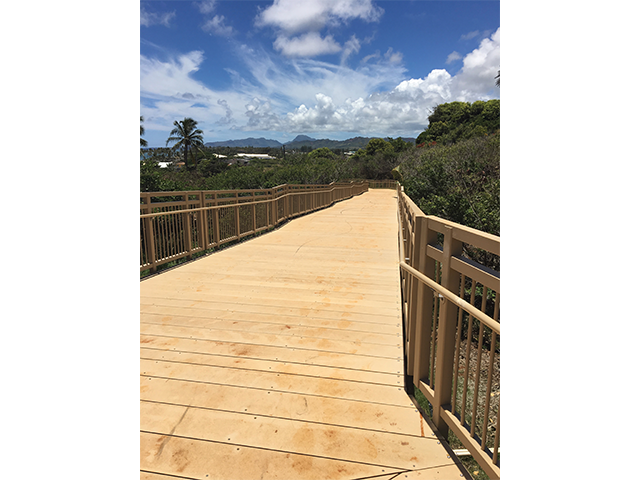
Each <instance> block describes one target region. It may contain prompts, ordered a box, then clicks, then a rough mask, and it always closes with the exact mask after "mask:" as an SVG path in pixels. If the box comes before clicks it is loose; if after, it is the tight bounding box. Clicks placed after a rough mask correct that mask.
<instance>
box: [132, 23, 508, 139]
mask: <svg viewBox="0 0 640 480" xmlns="http://www.w3.org/2000/svg"><path fill="white" fill-rule="evenodd" d="M319 38H321V37H319ZM351 40H352V44H351V47H350V48H351V49H354V50H355V49H356V47H357V43H358V41H357V39H355V37H352V39H351ZM347 43H348V42H347ZM235 48H237V49H238V51H237V54H238V56H239V57H240V58H241V59H242V61H243V62H244V64H245V67H246V68H247V69H248V71H249V72H250V74H249V75H246V74H245V75H240V74H238V73H236V72H234V71H232V70H227V73H229V75H230V76H231V79H232V83H233V85H232V86H231V87H230V88H229V89H228V90H224V91H222V90H220V91H216V90H213V89H211V88H209V87H207V86H206V85H204V84H203V83H202V82H200V81H197V80H195V79H194V74H195V73H196V72H197V71H198V70H199V69H200V66H201V65H202V63H203V62H205V61H206V58H205V56H204V54H203V52H201V51H193V52H189V53H187V54H183V55H180V56H174V57H172V58H171V59H170V60H164V61H161V60H156V59H151V58H147V57H145V56H141V65H140V71H141V97H142V98H143V99H146V101H144V102H143V103H144V104H145V107H144V108H143V109H142V112H141V113H142V114H143V115H144V116H145V120H146V122H145V127H146V128H148V129H150V130H152V129H154V128H160V126H163V128H166V127H167V126H170V125H171V123H172V121H173V120H175V118H178V117H180V118H182V117H183V116H185V115H193V116H194V118H197V120H198V121H199V122H201V124H202V125H203V127H204V128H207V127H213V126H215V125H217V126H219V127H224V128H225V129H226V130H227V131H229V130H240V131H276V132H316V133H320V132H326V133H327V134H330V133H331V132H353V133H354V134H363V135H371V134H375V133H373V132H379V133H378V134H385V135H396V134H397V135H406V134H417V133H419V132H420V131H421V130H422V129H424V128H425V127H426V125H427V117H428V116H429V113H430V110H431V108H433V107H434V106H435V105H437V104H439V103H443V102H450V101H455V100H459V101H473V100H478V99H489V98H493V97H492V96H494V95H495V85H494V82H495V80H494V77H495V75H496V74H497V71H498V69H499V67H500V29H497V30H496V31H495V32H494V33H493V34H492V35H491V36H490V37H489V38H485V39H483V40H482V42H481V43H480V45H479V46H478V48H476V49H475V50H473V51H472V52H471V53H469V54H468V55H466V56H464V58H463V61H462V63H463V67H462V68H461V69H460V71H459V72H458V73H457V74H456V75H455V76H452V75H451V74H450V73H448V72H447V71H446V70H444V69H436V70H433V71H431V72H430V73H429V74H428V75H427V76H425V77H424V78H410V79H406V77H405V73H406V70H405V69H404V67H403V66H402V64H401V59H402V56H401V54H400V52H395V51H393V50H392V49H389V50H387V52H386V53H385V54H384V55H381V54H380V53H379V52H378V53H377V54H376V55H374V56H373V57H370V58H368V59H366V61H363V62H361V63H360V64H359V66H358V67H357V68H349V67H348V66H346V65H344V64H343V65H335V64H331V63H328V62H321V61H318V60H313V59H309V58H297V57H294V58H287V57H281V56H278V55H274V54H272V53H269V52H267V51H264V50H254V49H251V48H250V47H248V46H245V45H239V44H237V45H236V47H235ZM454 53H456V52H454ZM451 55H453V54H451ZM451 55H450V56H449V57H450V58H453V57H452V56H451ZM458 55H459V54H458ZM363 60H364V59H363ZM195 102H198V103H195Z"/></svg>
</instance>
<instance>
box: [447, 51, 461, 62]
mask: <svg viewBox="0 0 640 480" xmlns="http://www.w3.org/2000/svg"><path fill="white" fill-rule="evenodd" d="M461 58H462V55H460V54H459V53H458V52H451V53H450V54H449V56H448V57H447V61H446V62H445V63H446V64H447V65H449V64H450V63H453V62H455V61H456V60H460V59H461Z"/></svg>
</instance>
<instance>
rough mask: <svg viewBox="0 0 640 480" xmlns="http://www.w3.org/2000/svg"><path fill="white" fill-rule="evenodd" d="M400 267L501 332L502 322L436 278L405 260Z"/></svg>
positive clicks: (498, 332) (497, 331)
mask: <svg viewBox="0 0 640 480" xmlns="http://www.w3.org/2000/svg"><path fill="white" fill-rule="evenodd" d="M400 268H402V269H403V270H404V271H406V272H408V273H410V274H411V275H413V276H414V277H415V278H417V279H418V280H420V281H421V282H422V283H424V284H426V285H427V286H428V287H429V288H431V289H432V290H435V291H436V292H438V294H439V295H442V296H443V297H444V298H446V299H447V300H449V301H450V302H453V303H455V304H456V305H458V306H459V307H460V308H463V309H464V310H465V311H466V312H468V313H470V314H471V315H473V317H474V318H476V319H478V320H480V321H481V322H482V323H484V324H485V325H486V326H487V327H489V328H491V329H492V330H493V331H494V332H496V333H497V334H500V324H499V323H498V322H496V321H495V320H493V319H492V318H491V317H489V316H488V315H487V314H486V313H484V312H482V311H480V310H478V309H477V308H476V307H474V306H473V305H471V304H470V303H469V302H467V301H466V300H463V299H461V298H460V297H458V296H457V295H455V294H453V293H451V292H450V291H449V290H447V289H446V288H443V287H442V285H440V284H439V283H437V282H435V281H434V280H431V279H430V278H429V277H427V276H425V275H423V274H422V273H420V272H419V271H417V270H416V269H415V268H413V267H411V266H409V265H407V264H406V263H405V262H400Z"/></svg>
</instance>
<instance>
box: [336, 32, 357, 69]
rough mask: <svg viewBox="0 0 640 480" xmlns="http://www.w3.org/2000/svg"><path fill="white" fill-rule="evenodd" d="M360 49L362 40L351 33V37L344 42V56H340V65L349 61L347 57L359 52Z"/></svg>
mask: <svg viewBox="0 0 640 480" xmlns="http://www.w3.org/2000/svg"><path fill="white" fill-rule="evenodd" d="M359 51H360V41H359V40H358V39H357V38H356V36H355V35H351V38H350V39H349V40H347V41H346V42H345V44H344V48H343V50H342V57H341V58H340V65H345V64H346V63H347V59H348V58H349V57H350V56H351V54H353V53H358V52H359Z"/></svg>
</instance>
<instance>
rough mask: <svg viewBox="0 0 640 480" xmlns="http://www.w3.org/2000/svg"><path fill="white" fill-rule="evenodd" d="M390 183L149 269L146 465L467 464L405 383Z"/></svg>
mask: <svg viewBox="0 0 640 480" xmlns="http://www.w3.org/2000/svg"><path fill="white" fill-rule="evenodd" d="M394 197H395V192H394V191H391V190H374V191H370V192H367V193H365V194H363V195H360V196H358V197H355V198H353V199H351V200H346V201H343V202H339V203H338V204H336V205H334V206H333V207H330V208H327V209H324V210H321V211H319V212H316V213H313V214H310V215H306V216H304V217H300V218H297V219H295V220H293V221H291V222H289V223H287V224H286V225H285V226H283V227H281V228H279V229H277V230H275V231H273V232H271V233H268V234H266V235H262V236H260V237H258V238H256V239H253V240H250V241H248V242H244V243H241V244H238V245H235V246H233V247H231V248H228V249H225V250H222V251H220V252H217V253H215V254H213V255H210V256H207V257H205V258H202V259H200V260H197V261H195V262H191V263H188V264H186V265H183V266H180V267H178V268H175V269H172V270H170V271H167V272H165V273H162V274H160V275H157V276H154V277H152V278H149V279H147V280H144V281H142V282H141V284H140V312H141V315H140V321H141V323H140V342H141V350H140V352H141V355H140V356H141V359H140V373H141V376H140V400H141V407H140V408H141V413H140V418H141V425H140V428H141V434H140V435H141V437H140V448H141V451H140V452H141V453H140V458H141V473H140V478H141V479H148V480H168V479H175V478H184V479H196V478H197V479H205V480H208V479H217V478H220V479H227V480H229V479H234V478H238V479H243V480H252V479H259V478H264V479H268V478H287V479H308V478H309V479H310V478H328V479H352V480H353V479H362V478H368V477H376V478H380V479H383V480H384V479H387V478H388V479H391V478H404V476H405V475H406V476H407V478H425V479H444V478H459V477H460V471H459V470H458V467H457V466H456V465H455V463H454V461H453V460H452V459H451V458H448V456H447V453H446V451H445V449H444V448H443V446H442V445H440V444H439V442H438V441H437V438H436V436H435V434H433V432H432V431H431V430H430V429H429V427H428V425H427V424H426V423H425V422H424V420H423V419H422V417H421V416H420V414H419V413H418V411H417V410H416V408H415V406H414V405H413V403H412V401H411V400H410V399H409V397H408V396H407V395H406V393H405V392H404V389H403V383H404V379H403V376H402V326H401V303H400V288H399V273H398V240H397V217H396V208H397V206H396V200H395V198H394Z"/></svg>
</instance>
